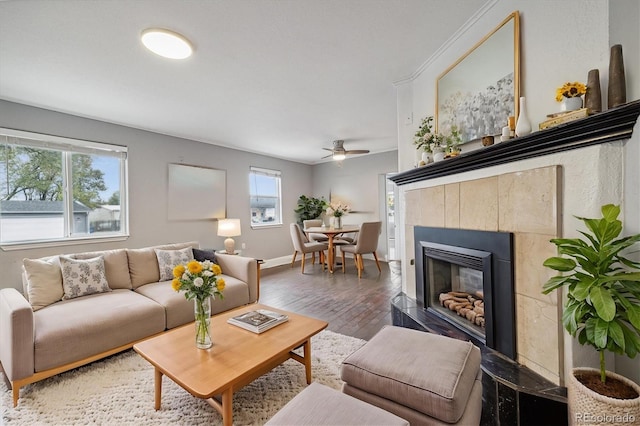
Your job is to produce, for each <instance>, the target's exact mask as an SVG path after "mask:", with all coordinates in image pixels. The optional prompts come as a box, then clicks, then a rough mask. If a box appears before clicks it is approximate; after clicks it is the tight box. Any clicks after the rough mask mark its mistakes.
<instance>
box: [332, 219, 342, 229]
mask: <svg viewBox="0 0 640 426" xmlns="http://www.w3.org/2000/svg"><path fill="white" fill-rule="evenodd" d="M333 227H334V228H335V229H341V228H342V216H336V217H334V218H333Z"/></svg>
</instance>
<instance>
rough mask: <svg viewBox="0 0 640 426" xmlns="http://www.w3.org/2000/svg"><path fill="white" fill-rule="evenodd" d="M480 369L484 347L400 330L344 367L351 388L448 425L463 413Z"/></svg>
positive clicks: (382, 335)
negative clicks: (482, 348)
mask: <svg viewBox="0 0 640 426" xmlns="http://www.w3.org/2000/svg"><path fill="white" fill-rule="evenodd" d="M479 371H480V349H478V348H477V347H476V346H474V345H473V344H472V343H471V342H464V341H462V340H457V339H454V338H451V337H446V336H439V335H436V334H432V333H426V332H423V331H417V330H411V329H408V328H402V327H395V326H385V327H383V328H382V329H381V330H380V331H379V332H378V333H377V334H376V335H375V336H373V337H372V338H371V340H369V341H368V342H367V343H366V344H365V345H364V346H362V347H361V348H360V349H358V350H357V351H356V352H354V353H353V354H351V355H349V356H348V357H347V358H346V359H345V360H344V361H343V363H342V365H341V366H340V375H341V378H342V380H344V381H345V382H346V383H347V384H348V385H349V386H352V387H355V388H358V389H361V390H363V391H365V392H367V393H369V394H373V395H377V396H380V397H382V398H385V399H388V400H391V401H396V402H401V403H402V404H403V405H405V406H407V407H410V408H412V409H414V410H417V411H419V412H422V413H424V414H427V415H428V416H431V417H435V418H437V419H440V420H442V421H444V422H447V423H455V422H457V421H458V420H459V419H460V418H461V416H462V415H463V413H464V410H465V407H466V405H467V401H468V399H469V395H470V393H471V389H472V388H473V385H474V382H475V379H476V376H477V375H478V372H479Z"/></svg>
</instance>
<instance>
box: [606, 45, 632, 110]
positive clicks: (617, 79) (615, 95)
mask: <svg viewBox="0 0 640 426" xmlns="http://www.w3.org/2000/svg"><path fill="white" fill-rule="evenodd" d="M625 103H627V83H626V82H625V79H624V62H623V60H622V45H621V44H616V45H615V46H611V58H610V59H609V91H608V103H607V105H608V107H609V108H614V107H617V106H618V105H622V104H625Z"/></svg>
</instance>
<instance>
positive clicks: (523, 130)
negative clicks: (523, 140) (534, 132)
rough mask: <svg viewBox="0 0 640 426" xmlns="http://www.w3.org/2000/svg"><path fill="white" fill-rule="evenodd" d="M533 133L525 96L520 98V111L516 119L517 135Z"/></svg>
mask: <svg viewBox="0 0 640 426" xmlns="http://www.w3.org/2000/svg"><path fill="white" fill-rule="evenodd" d="M529 133H531V122H530V121H529V117H527V103H526V102H525V98H524V96H523V97H521V98H520V111H519V114H518V121H516V136H518V137H520V136H525V135H528V134H529Z"/></svg>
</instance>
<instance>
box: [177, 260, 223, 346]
mask: <svg viewBox="0 0 640 426" xmlns="http://www.w3.org/2000/svg"><path fill="white" fill-rule="evenodd" d="M220 274H222V269H221V268H220V265H218V264H216V263H213V262H211V261H209V260H205V261H203V262H199V261H197V260H191V261H189V262H187V263H186V264H180V265H177V266H176V267H175V268H173V277H174V278H173V281H171V287H172V288H173V289H174V290H175V291H184V297H185V298H186V299H187V300H193V301H194V314H195V324H196V346H197V347H198V348H201V349H206V348H210V347H211V345H212V343H211V334H210V330H209V329H210V323H211V299H212V298H213V299H215V298H216V296H217V297H219V298H220V299H222V298H223V296H222V292H223V291H224V287H225V282H224V279H223V278H222V277H220V276H219V275H220Z"/></svg>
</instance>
